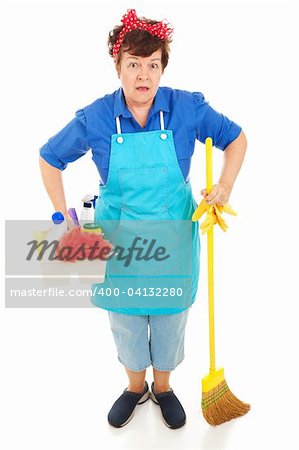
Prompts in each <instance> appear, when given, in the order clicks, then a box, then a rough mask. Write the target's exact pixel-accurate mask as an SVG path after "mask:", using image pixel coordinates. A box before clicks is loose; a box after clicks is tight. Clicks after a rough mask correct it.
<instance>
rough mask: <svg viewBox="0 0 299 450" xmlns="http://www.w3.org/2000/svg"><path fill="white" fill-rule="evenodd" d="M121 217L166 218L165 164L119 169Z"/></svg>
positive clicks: (166, 172)
mask: <svg viewBox="0 0 299 450" xmlns="http://www.w3.org/2000/svg"><path fill="white" fill-rule="evenodd" d="M119 185H120V190H121V194H122V206H121V209H122V213H121V214H122V218H123V219H126V218H128V219H156V220H165V219H167V218H168V204H167V191H168V169H167V167H165V166H162V167H161V166H160V167H151V168H138V169H120V170H119Z"/></svg>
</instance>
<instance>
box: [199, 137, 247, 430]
mask: <svg viewBox="0 0 299 450" xmlns="http://www.w3.org/2000/svg"><path fill="white" fill-rule="evenodd" d="M205 144H206V179H207V193H209V192H210V191H211V189H212V186H213V176H212V173H213V172H212V146H213V143H212V139H211V138H207V139H206V141H205ZM223 211H224V212H228V213H229V214H232V215H236V213H235V211H233V210H232V209H231V207H230V205H229V204H226V205H221V206H219V205H209V204H208V203H206V201H205V199H203V200H202V201H201V203H200V204H199V205H198V208H197V209H196V211H195V212H194V214H193V216H192V220H193V221H194V222H195V221H196V220H198V219H199V218H200V217H201V216H202V215H203V213H204V212H206V213H207V217H206V219H205V221H204V222H203V224H202V225H201V226H200V228H201V230H202V232H203V233H205V232H207V237H208V239H207V242H208V297H209V334H210V372H209V375H207V376H206V377H204V378H203V379H202V401H201V407H202V412H203V416H204V418H205V419H206V421H207V422H208V423H209V424H210V425H220V424H222V423H224V422H227V421H229V420H231V419H235V418H236V417H240V416H243V415H244V414H246V413H247V412H248V411H249V410H250V405H249V404H247V403H244V402H242V401H241V400H239V399H238V398H237V397H235V395H234V394H233V393H232V392H231V391H230V389H229V387H228V385H227V383H226V381H225V379H224V369H223V368H221V369H219V370H216V369H215V335H214V258H213V253H214V241H213V238H214V236H213V231H214V229H213V226H214V225H215V224H216V223H218V224H219V226H220V227H221V229H222V230H224V231H226V229H227V226H226V224H225V221H224V220H223V218H222V217H221V214H222V212H223Z"/></svg>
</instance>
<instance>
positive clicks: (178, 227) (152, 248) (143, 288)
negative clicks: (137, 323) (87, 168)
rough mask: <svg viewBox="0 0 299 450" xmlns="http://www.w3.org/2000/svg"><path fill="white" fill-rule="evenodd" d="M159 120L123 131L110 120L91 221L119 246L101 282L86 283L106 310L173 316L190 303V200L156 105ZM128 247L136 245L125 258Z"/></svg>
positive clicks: (195, 249) (196, 247)
mask: <svg viewBox="0 0 299 450" xmlns="http://www.w3.org/2000/svg"><path fill="white" fill-rule="evenodd" d="M160 124H161V130H157V131H148V132H137V133H122V132H121V126H120V118H119V117H117V118H116V128H117V134H113V135H112V136H111V153H110V163H109V173H108V178H107V182H106V184H105V185H101V186H100V195H99V197H98V199H97V201H96V207H95V221H96V222H97V223H98V224H99V225H100V226H101V228H102V229H103V231H104V237H105V238H106V239H109V240H110V242H111V244H112V245H114V246H117V248H118V251H116V253H115V254H114V256H113V257H112V258H110V259H108V261H107V265H106V275H105V281H104V283H101V284H94V285H93V289H92V302H93V303H94V304H95V305H96V306H98V307H100V308H103V309H106V310H110V311H115V312H119V313H123V314H142V315H143V314H145V315H157V314H174V313H178V312H181V311H184V310H185V309H187V308H189V307H190V306H191V305H192V303H193V302H194V301H195V297H196V292H197V285H198V278H199V256H200V240H199V234H198V222H192V220H191V217H192V214H193V212H194V211H195V209H196V208H197V203H196V202H195V199H194V197H193V195H192V191H191V186H190V183H189V181H188V182H186V181H185V179H184V177H183V174H182V171H181V168H180V166H179V163H178V160H177V154H176V151H175V146H174V140H173V134H172V131H171V130H164V118H163V112H162V111H160ZM134 242H135V246H134V245H133V243H134ZM129 247H131V248H132V247H134V249H135V250H134V252H132V253H131V257H130V258H129V257H128V254H129V251H128V249H129ZM126 255H127V256H126Z"/></svg>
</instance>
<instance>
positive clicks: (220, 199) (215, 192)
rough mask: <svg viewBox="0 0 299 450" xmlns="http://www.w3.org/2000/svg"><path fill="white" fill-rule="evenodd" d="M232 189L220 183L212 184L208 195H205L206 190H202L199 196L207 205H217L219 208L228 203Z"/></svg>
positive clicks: (226, 184)
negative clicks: (203, 198)
mask: <svg viewBox="0 0 299 450" xmlns="http://www.w3.org/2000/svg"><path fill="white" fill-rule="evenodd" d="M232 188H233V187H232V186H230V185H229V184H228V183H222V182H221V183H217V184H213V187H212V189H211V191H210V193H209V195H207V190H206V189H202V190H201V191H200V193H201V195H203V196H204V197H205V201H206V202H207V203H208V204H209V205H214V204H217V205H219V206H222V205H225V203H227V202H228V200H229V197H230V194H231V191H232Z"/></svg>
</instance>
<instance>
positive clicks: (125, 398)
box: [108, 382, 150, 428]
mask: <svg viewBox="0 0 299 450" xmlns="http://www.w3.org/2000/svg"><path fill="white" fill-rule="evenodd" d="M149 397H150V392H149V388H148V384H147V382H145V385H144V391H143V392H141V393H140V394H136V393H135V392H131V391H128V390H127V389H125V390H124V392H123V394H122V395H121V396H120V397H119V398H118V399H117V400H116V402H115V403H114V404H113V406H112V408H111V409H110V411H109V414H108V422H109V423H110V425H112V426H114V427H116V428H120V427H123V426H124V425H127V423H129V422H130V420H131V419H132V417H133V415H134V410H135V407H136V406H137V405H141V404H142V403H144V402H146V401H147V400H148V399H149Z"/></svg>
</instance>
